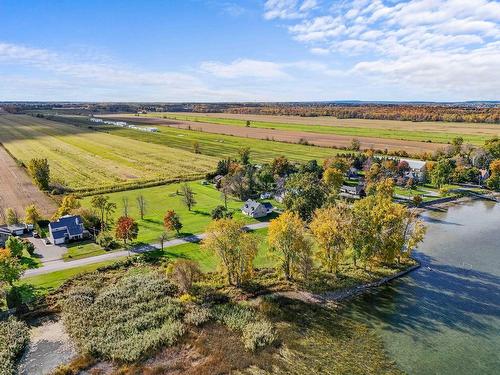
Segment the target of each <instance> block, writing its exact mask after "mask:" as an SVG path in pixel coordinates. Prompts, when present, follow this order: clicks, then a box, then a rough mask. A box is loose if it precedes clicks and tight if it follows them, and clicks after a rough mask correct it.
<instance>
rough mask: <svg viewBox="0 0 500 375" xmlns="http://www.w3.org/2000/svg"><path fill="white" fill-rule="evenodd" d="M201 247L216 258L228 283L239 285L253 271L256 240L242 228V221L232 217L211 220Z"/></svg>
mask: <svg viewBox="0 0 500 375" xmlns="http://www.w3.org/2000/svg"><path fill="white" fill-rule="evenodd" d="M202 248H203V249H205V250H207V251H210V252H212V253H213V254H215V256H216V257H217V258H218V261H219V270H220V272H221V273H222V274H223V275H224V276H225V277H226V280H227V282H228V284H229V285H236V286H240V285H241V283H242V282H244V281H245V280H248V279H249V278H250V277H251V276H252V273H253V260H254V258H255V256H256V255H257V250H258V248H257V242H256V240H255V238H254V236H253V235H251V234H250V233H247V232H245V231H244V230H243V223H242V222H240V221H237V220H234V219H220V220H214V221H212V222H211V223H210V224H209V225H208V227H207V230H206V237H205V239H204V240H203V242H202Z"/></svg>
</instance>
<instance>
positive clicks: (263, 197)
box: [260, 192, 273, 199]
mask: <svg viewBox="0 0 500 375" xmlns="http://www.w3.org/2000/svg"><path fill="white" fill-rule="evenodd" d="M272 196H273V195H272V194H271V193H267V192H266V193H262V194H261V195H260V199H269V198H271V197H272Z"/></svg>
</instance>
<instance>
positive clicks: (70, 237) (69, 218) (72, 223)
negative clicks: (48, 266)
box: [49, 215, 85, 245]
mask: <svg viewBox="0 0 500 375" xmlns="http://www.w3.org/2000/svg"><path fill="white" fill-rule="evenodd" d="M84 231H85V228H84V227H83V220H82V218H81V217H80V216H78V215H66V216H62V217H61V218H60V219H59V220H57V221H53V222H51V223H49V237H50V241H51V242H52V243H53V244H54V245H61V244H63V243H66V242H69V241H76V240H82V239H83V235H84Z"/></svg>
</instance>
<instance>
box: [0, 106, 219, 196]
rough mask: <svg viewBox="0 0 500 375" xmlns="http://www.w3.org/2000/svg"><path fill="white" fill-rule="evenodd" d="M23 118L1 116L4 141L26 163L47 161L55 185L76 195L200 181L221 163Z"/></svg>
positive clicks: (1, 135) (207, 157)
mask: <svg viewBox="0 0 500 375" xmlns="http://www.w3.org/2000/svg"><path fill="white" fill-rule="evenodd" d="M133 138H135V137H131V138H124V137H117V136H114V135H110V134H106V133H102V132H95V131H91V130H88V129H84V128H82V127H76V126H71V125H66V124H61V123H58V122H54V121H47V120H43V119H38V118H33V117H29V116H19V115H10V116H8V115H3V116H0V142H1V143H2V144H3V145H4V147H5V148H6V149H7V150H8V151H9V152H10V153H11V154H12V155H14V157H15V158H16V159H18V160H20V161H22V162H23V163H25V164H27V163H28V162H29V160H30V159H32V158H34V157H43V158H47V159H48V160H49V164H50V168H51V175H52V179H53V181H54V182H58V183H60V184H62V185H64V186H66V187H69V188H71V189H75V190H81V189H95V188H101V187H106V186H113V185H117V184H122V183H128V182H147V181H154V180H163V179H174V178H183V177H194V176H200V175H202V174H204V173H206V172H208V171H209V170H212V169H213V168H214V167H215V164H216V162H217V159H216V158H214V157H211V156H207V155H196V154H194V153H192V152H189V151H186V150H179V149H177V148H172V147H168V145H159V144H147V143H144V142H141V141H139V140H136V139H133Z"/></svg>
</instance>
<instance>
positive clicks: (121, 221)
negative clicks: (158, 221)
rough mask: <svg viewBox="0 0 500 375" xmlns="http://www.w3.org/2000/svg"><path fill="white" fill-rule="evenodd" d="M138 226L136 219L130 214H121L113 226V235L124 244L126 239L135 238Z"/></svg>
mask: <svg viewBox="0 0 500 375" xmlns="http://www.w3.org/2000/svg"><path fill="white" fill-rule="evenodd" d="M138 233H139V226H138V225H137V223H136V221H135V220H134V219H133V218H131V217H130V216H121V217H119V218H118V220H117V222H116V227H115V237H116V238H117V239H119V240H122V241H123V243H124V245H127V241H132V240H135V239H136V238H137V235H138Z"/></svg>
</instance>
